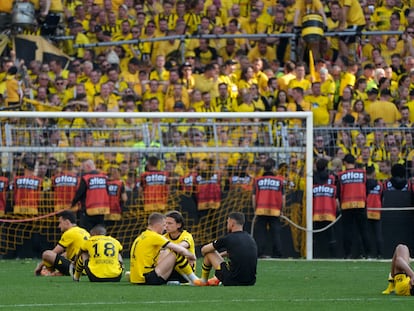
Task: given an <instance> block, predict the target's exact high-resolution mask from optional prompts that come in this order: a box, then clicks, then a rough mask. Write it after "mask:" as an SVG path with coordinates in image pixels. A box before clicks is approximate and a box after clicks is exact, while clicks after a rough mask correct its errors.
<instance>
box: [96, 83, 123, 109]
mask: <svg viewBox="0 0 414 311" xmlns="http://www.w3.org/2000/svg"><path fill="white" fill-rule="evenodd" d="M109 84H110V82H106V83H103V84H102V85H101V92H100V94H99V95H97V96H95V98H94V99H93V110H95V109H96V108H97V107H98V106H100V105H101V104H103V105H104V106H105V107H106V109H107V111H119V99H118V97H117V96H116V95H115V94H113V93H111V86H110V85H109Z"/></svg>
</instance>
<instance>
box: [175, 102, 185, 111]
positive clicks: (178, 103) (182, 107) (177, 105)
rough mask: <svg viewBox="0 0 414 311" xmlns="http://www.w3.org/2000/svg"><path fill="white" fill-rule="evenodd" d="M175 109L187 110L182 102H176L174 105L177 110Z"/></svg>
mask: <svg viewBox="0 0 414 311" xmlns="http://www.w3.org/2000/svg"><path fill="white" fill-rule="evenodd" d="M175 108H178V109H184V108H185V106H184V103H183V102H181V101H178V102H175V104H174V109H175Z"/></svg>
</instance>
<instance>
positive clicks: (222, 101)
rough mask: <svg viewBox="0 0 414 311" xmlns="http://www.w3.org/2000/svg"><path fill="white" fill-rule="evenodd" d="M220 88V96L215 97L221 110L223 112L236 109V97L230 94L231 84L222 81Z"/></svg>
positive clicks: (215, 102)
mask: <svg viewBox="0 0 414 311" xmlns="http://www.w3.org/2000/svg"><path fill="white" fill-rule="evenodd" d="M218 88H219V96H217V97H216V98H214V99H213V101H214V104H215V106H216V107H217V108H218V109H219V110H220V111H221V112H232V111H234V110H235V107H237V101H236V98H232V97H231V96H229V86H228V85H227V84H226V83H224V82H221V83H220V84H219V85H218Z"/></svg>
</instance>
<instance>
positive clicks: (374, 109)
mask: <svg viewBox="0 0 414 311" xmlns="http://www.w3.org/2000/svg"><path fill="white" fill-rule="evenodd" d="M366 111H367V112H368V113H369V115H370V116H371V119H372V120H375V119H377V118H382V119H383V120H384V121H385V123H386V124H387V125H392V124H395V123H396V122H397V120H399V119H400V118H401V114H400V112H399V111H398V109H397V107H396V106H395V104H394V103H392V102H391V92H390V90H389V89H385V90H382V91H381V93H380V98H379V100H378V101H375V102H373V103H372V104H370V105H369V106H368V107H367V108H366Z"/></svg>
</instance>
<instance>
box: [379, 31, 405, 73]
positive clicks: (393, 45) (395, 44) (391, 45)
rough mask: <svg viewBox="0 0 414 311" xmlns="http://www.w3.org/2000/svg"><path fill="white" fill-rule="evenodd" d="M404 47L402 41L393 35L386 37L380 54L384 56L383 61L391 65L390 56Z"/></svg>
mask: <svg viewBox="0 0 414 311" xmlns="http://www.w3.org/2000/svg"><path fill="white" fill-rule="evenodd" d="M403 49H404V41H403V40H397V38H395V37H388V38H387V41H386V42H385V47H384V48H382V49H381V56H382V57H384V60H385V63H386V64H387V65H388V66H389V65H391V56H392V55H393V54H395V53H399V52H400V51H402V50H403Z"/></svg>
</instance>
